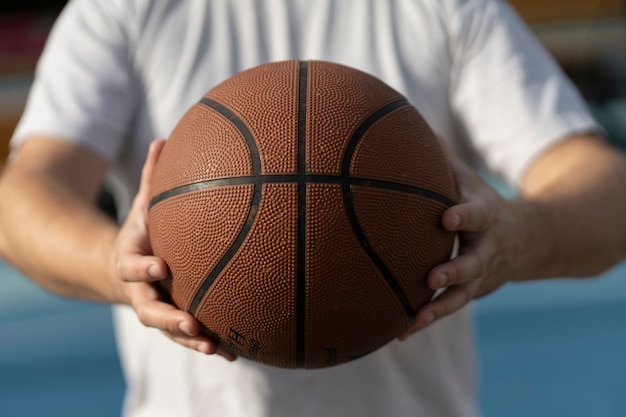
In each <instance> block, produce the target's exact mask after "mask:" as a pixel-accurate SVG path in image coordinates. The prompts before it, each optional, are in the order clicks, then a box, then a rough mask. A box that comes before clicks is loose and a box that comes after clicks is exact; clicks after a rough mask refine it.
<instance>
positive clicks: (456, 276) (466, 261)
mask: <svg viewBox="0 0 626 417" xmlns="http://www.w3.org/2000/svg"><path fill="white" fill-rule="evenodd" d="M483 272H484V262H483V260H482V258H481V257H480V256H478V255H477V254H476V253H468V254H465V255H461V256H458V257H456V258H454V259H452V260H450V261H448V262H446V263H444V264H441V265H439V266H437V267H435V268H433V270H432V271H430V273H429V274H428V286H429V287H430V288H431V289H433V290H438V289H440V288H445V287H449V286H451V285H460V284H465V283H468V282H471V281H474V280H475V279H479V278H480V277H481V276H482V275H483Z"/></svg>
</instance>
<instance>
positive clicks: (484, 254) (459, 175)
mask: <svg viewBox="0 0 626 417" xmlns="http://www.w3.org/2000/svg"><path fill="white" fill-rule="evenodd" d="M453 167H454V170H455V176H456V182H457V186H458V187H459V192H460V200H459V202H458V204H456V205H454V206H452V207H450V208H449V209H448V210H446V211H445V212H444V214H443V216H442V219H441V224H442V226H443V228H444V229H445V230H448V231H451V232H456V233H458V238H459V244H460V246H459V252H458V256H457V257H456V258H454V259H451V260H450V261H449V262H446V263H444V264H442V265H439V266H437V267H435V268H433V270H432V271H431V272H430V273H429V275H428V278H427V280H428V286H429V287H430V288H431V289H433V290H441V289H444V291H443V292H442V293H441V294H440V295H439V296H438V297H437V298H435V299H434V300H433V301H431V302H429V303H428V304H426V305H425V306H424V307H422V308H421V309H420V310H419V311H418V312H417V314H416V316H415V322H414V324H413V326H411V328H410V329H409V330H408V331H407V332H405V333H404V334H403V335H402V336H401V337H400V339H401V340H404V339H405V338H406V337H408V336H409V335H410V334H412V333H415V332H416V331H418V330H420V329H422V328H424V327H426V326H428V325H429V324H431V323H432V322H434V321H435V320H437V319H439V318H442V317H445V316H447V315H449V314H452V313H454V312H456V311H458V310H459V309H461V308H462V307H463V306H465V305H466V304H467V303H468V302H469V301H470V300H472V299H474V298H477V297H481V296H483V295H486V294H488V293H490V292H492V291H494V290H495V289H497V288H498V287H500V286H501V285H503V284H504V283H505V282H506V281H507V280H508V279H510V277H511V275H512V271H510V270H509V268H510V266H511V265H513V264H514V262H513V258H515V257H516V256H517V254H518V252H519V251H520V250H521V248H519V247H518V242H520V240H518V239H511V236H519V235H520V234H525V231H524V230H523V229H524V226H523V225H524V224H525V220H524V219H523V218H522V217H520V214H521V212H520V210H519V209H518V207H516V204H515V202H513V201H507V200H505V199H504V198H502V197H501V196H500V195H499V194H498V193H497V192H496V191H495V190H493V189H492V188H491V187H490V186H489V185H488V184H486V183H485V182H484V181H483V180H482V179H480V178H479V177H478V176H477V175H476V174H475V173H474V172H473V171H472V170H471V169H470V168H469V167H467V166H466V165H464V164H463V163H462V162H460V161H458V160H454V162H453ZM528 221H530V220H528ZM520 229H522V230H520Z"/></svg>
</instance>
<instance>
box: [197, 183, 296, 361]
mask: <svg viewBox="0 0 626 417" xmlns="http://www.w3.org/2000/svg"><path fill="white" fill-rule="evenodd" d="M262 193H263V195H262V199H261V203H260V205H259V208H258V212H257V215H256V218H255V221H254V224H253V225H252V228H251V229H250V232H249V233H248V236H247V237H246V239H245V241H244V242H243V244H242V245H241V247H240V249H239V251H238V252H237V254H236V255H235V256H234V257H233V258H232V260H231V262H230V263H229V264H228V266H227V267H226V268H225V269H224V270H223V271H222V273H221V274H220V276H219V277H218V278H217V279H216V280H215V281H214V283H213V285H212V286H211V288H210V289H209V291H208V292H207V293H206V295H205V298H204V299H203V300H202V302H201V307H200V309H199V310H198V312H197V314H196V316H197V318H198V320H199V321H200V322H201V323H203V324H204V325H205V326H206V327H208V328H210V329H212V330H213V332H214V333H215V334H216V335H218V336H219V338H220V340H221V341H222V343H223V345H224V346H225V347H226V348H228V349H230V350H232V351H233V352H234V353H237V354H239V355H242V356H245V357H252V358H253V359H255V360H257V361H259V362H263V363H269V364H272V365H276V366H282V367H291V368H293V367H295V349H296V346H295V339H296V337H295V335H296V299H295V298H296V297H295V291H296V287H295V286H296V274H297V271H296V269H297V266H296V263H297V227H296V225H297V220H298V218H297V216H298V205H297V201H298V192H297V184H290V183H286V184H265V185H264V186H263V189H262ZM235 333H236V334H238V335H239V336H238V340H239V341H240V342H242V343H241V344H238V343H236V342H234V341H233V340H232V338H233V335H234V334H235ZM229 335H230V336H229Z"/></svg>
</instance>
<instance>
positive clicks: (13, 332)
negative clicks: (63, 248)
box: [0, 263, 626, 417]
mask: <svg viewBox="0 0 626 417" xmlns="http://www.w3.org/2000/svg"><path fill="white" fill-rule="evenodd" d="M0 283H1V288H2V291H0V416H2V417H40V416H41V417H57V416H59V417H74V416H76V417H78V416H80V417H87V416H89V417H100V416H102V417H104V416H107V417H111V416H116V415H119V412H120V408H121V404H122V394H123V391H124V382H123V379H122V375H121V371H120V368H119V362H118V358H117V355H116V351H115V342H114V339H113V329H112V324H111V316H110V310H109V308H108V307H106V306H102V305H97V304H91V303H84V302H76V301H69V300H64V299H60V298H58V297H55V296H52V295H49V294H47V293H45V292H43V291H42V290H40V289H39V288H38V287H36V286H35V285H34V284H32V283H30V282H29V281H28V280H26V279H25V278H23V277H22V276H20V275H19V274H18V273H16V272H15V271H14V270H13V269H11V268H9V267H8V266H6V265H4V264H1V263H0ZM476 306H477V333H478V345H479V360H480V365H481V377H482V387H481V397H480V399H481V405H482V408H483V411H484V413H485V416H486V417H518V416H519V417H526V416H532V417H544V416H545V417H556V416H568V417H624V416H626V401H625V400H624V398H625V394H626V264H623V265H620V266H619V267H617V268H615V269H614V270H612V271H611V272H610V273H607V274H606V275H604V276H603V277H601V278H598V279H593V280H585V281H577V282H572V280H557V281H551V282H541V283H531V284H510V285H508V286H506V287H504V288H502V289H501V290H500V291H498V292H497V293H496V294H493V295H491V296H488V297H486V298H484V299H482V300H480V301H479V302H477V303H476Z"/></svg>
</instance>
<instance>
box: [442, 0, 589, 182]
mask: <svg viewBox="0 0 626 417" xmlns="http://www.w3.org/2000/svg"><path fill="white" fill-rule="evenodd" d="M459 5H460V7H459V8H458V9H456V11H455V12H454V16H453V18H452V19H451V24H450V54H451V60H452V70H451V71H452V72H451V90H450V95H451V97H450V99H451V105H452V108H453V111H454V112H455V114H456V115H457V118H458V120H460V123H461V125H462V127H463V129H464V130H465V132H466V134H467V136H468V138H469V139H470V140H471V141H472V143H473V145H474V147H475V148H476V150H477V151H478V153H479V154H480V155H481V156H482V158H483V159H484V162H485V163H486V165H487V167H488V168H489V169H490V170H492V171H494V172H496V173H499V174H501V175H502V176H503V177H504V178H506V179H507V180H508V181H509V182H510V183H511V184H513V185H519V183H520V182H521V180H522V177H523V175H524V172H525V170H526V168H528V166H529V165H530V164H531V163H532V161H533V160H534V159H535V158H536V157H537V156H538V155H540V154H541V153H542V152H543V151H544V150H546V149H547V148H549V147H550V146H552V145H554V144H555V143H557V142H558V141H559V140H561V139H563V138H566V137H567V136H569V135H572V134H575V133H581V132H585V131H591V130H599V127H598V125H597V124H596V122H595V120H594V119H593V117H592V116H591V114H590V112H589V111H588V109H587V107H586V103H585V102H584V100H583V99H582V97H581V96H580V94H579V93H578V91H577V89H576V88H575V87H574V86H573V84H572V83H571V81H570V80H569V79H568V78H567V77H566V76H565V74H564V73H563V71H562V70H561V68H560V67H559V65H558V64H557V63H556V62H555V61H554V59H553V58H552V57H551V56H549V55H548V53H547V52H546V51H545V50H544V49H543V48H542V46H541V45H540V44H539V43H538V41H537V40H536V39H535V38H534V36H533V35H532V34H531V33H530V30H529V29H528V28H527V27H526V26H525V25H524V23H523V22H522V21H521V20H520V18H519V17H518V16H517V14H516V13H515V12H514V11H513V10H512V9H511V8H510V6H509V5H508V4H507V3H506V2H505V1H500V0H468V1H459Z"/></svg>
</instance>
